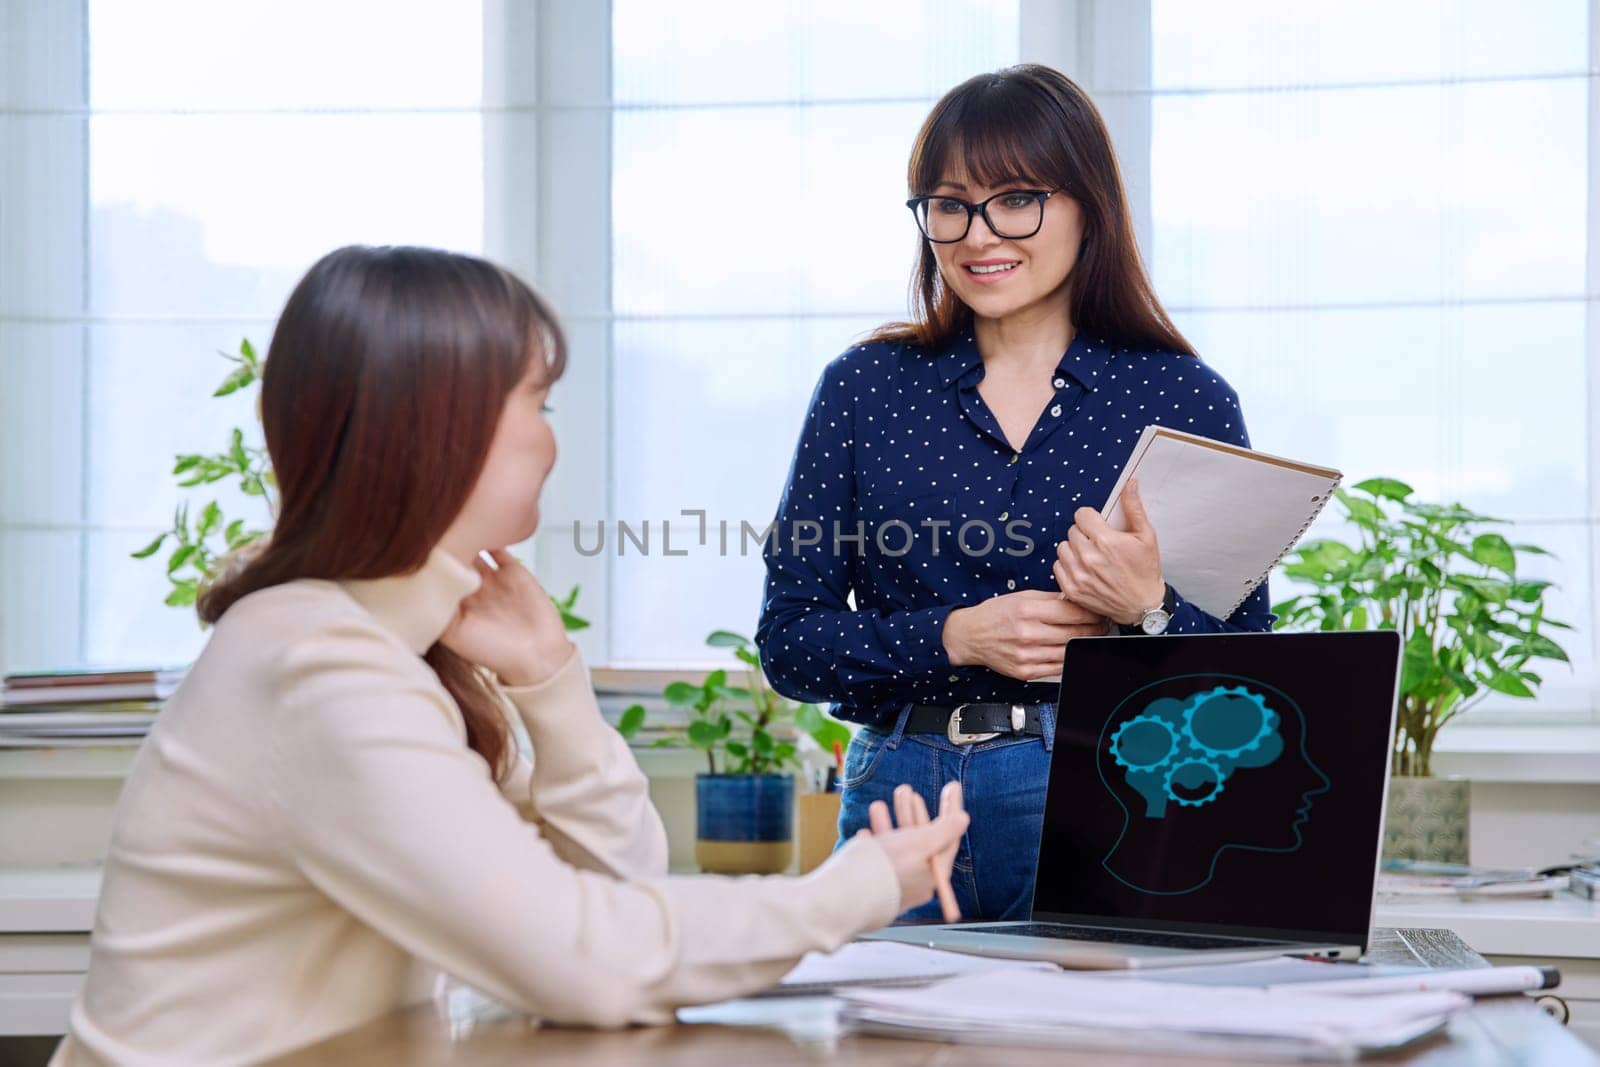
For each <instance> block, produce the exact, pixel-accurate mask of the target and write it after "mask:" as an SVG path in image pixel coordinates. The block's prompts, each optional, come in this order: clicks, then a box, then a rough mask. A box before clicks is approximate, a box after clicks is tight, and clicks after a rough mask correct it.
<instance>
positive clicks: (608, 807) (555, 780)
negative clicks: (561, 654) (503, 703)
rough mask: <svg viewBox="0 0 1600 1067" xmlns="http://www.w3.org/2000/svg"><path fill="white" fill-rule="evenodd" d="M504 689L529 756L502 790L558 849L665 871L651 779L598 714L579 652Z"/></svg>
mask: <svg viewBox="0 0 1600 1067" xmlns="http://www.w3.org/2000/svg"><path fill="white" fill-rule="evenodd" d="M503 692H504V693H505V695H506V697H507V698H508V699H509V700H510V702H511V705H512V707H513V708H515V709H516V712H517V715H518V717H519V718H521V720H522V723H523V725H524V726H526V727H527V730H528V738H529V740H530V741H531V742H532V744H533V761H532V763H531V764H530V763H529V762H528V761H527V760H523V759H519V760H518V761H517V764H516V765H515V766H514V767H513V768H512V770H511V773H510V774H508V775H507V776H506V777H505V779H504V780H503V781H502V782H501V786H500V789H501V792H502V793H504V794H505V795H506V797H507V799H509V800H510V801H511V802H512V803H513V804H515V805H516V806H517V808H518V810H519V811H521V812H522V813H523V817H524V818H526V819H527V820H528V821H530V822H532V823H533V824H534V825H536V826H538V827H539V829H540V830H541V831H542V832H543V833H544V836H545V837H546V839H548V840H549V842H550V847H551V848H552V849H554V850H555V852H556V855H558V856H560V857H561V859H562V860H563V861H565V862H567V863H570V864H573V865H574V866H577V867H583V868H585V869H587V870H591V871H600V872H602V873H605V874H610V875H612V876H614V877H618V878H627V877H645V876H650V875H663V874H666V873H667V834H666V830H665V829H664V828H663V827H662V825H661V816H660V814H659V813H658V812H657V811H656V809H655V807H654V806H653V805H652V804H651V803H650V783H649V781H648V780H647V779H646V778H645V776H644V773H643V772H642V771H640V770H639V764H638V762H637V761H636V760H635V759H634V758H633V753H632V752H631V751H630V750H629V748H628V745H627V742H626V741H624V740H623V739H622V735H621V734H619V733H617V731H616V730H614V729H613V728H612V727H611V726H610V724H608V723H607V722H606V721H605V719H604V718H603V717H602V716H601V714H600V706H599V704H598V703H597V702H596V700H595V696H594V689H593V688H591V687H590V685H589V672H588V670H587V669H586V668H585V667H584V663H583V657H582V656H581V655H579V654H578V653H577V651H576V650H574V651H573V653H572V655H571V657H570V658H568V660H567V662H566V663H565V664H564V665H563V666H562V667H561V669H560V670H559V671H557V672H556V674H555V675H554V676H552V677H551V678H549V679H547V680H546V681H544V682H542V683H540V684H539V685H536V686H528V687H512V686H507V687H505V688H504V689H503Z"/></svg>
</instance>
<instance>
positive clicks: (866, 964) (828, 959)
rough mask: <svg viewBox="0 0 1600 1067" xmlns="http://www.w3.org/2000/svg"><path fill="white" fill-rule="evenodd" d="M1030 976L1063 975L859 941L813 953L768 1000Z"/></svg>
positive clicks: (1028, 963) (1029, 965)
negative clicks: (1001, 974)
mask: <svg viewBox="0 0 1600 1067" xmlns="http://www.w3.org/2000/svg"><path fill="white" fill-rule="evenodd" d="M1017 969H1021V970H1025V971H1040V970H1043V971H1050V972H1059V971H1060V970H1061V968H1060V967H1057V966H1056V965H1055V964H1053V963H1047V962H1043V961H1040V960H1008V959H1000V958H996V957H993V956H972V955H968V954H966V953H962V952H944V951H941V950H939V949H936V948H924V947H922V946H921V945H903V944H899V943H897V942H894V941H853V942H851V943H849V944H847V945H844V946H842V947H841V948H839V949H838V950H837V951H835V952H807V953H806V954H805V956H804V957H803V958H802V959H801V960H800V962H799V963H797V964H796V965H795V967H794V969H793V970H791V971H790V972H789V973H788V974H786V975H784V976H783V979H782V981H780V982H779V983H778V984H777V985H776V986H774V987H773V988H772V989H769V990H767V991H766V992H765V993H763V994H762V996H795V995H806V994H814V993H828V992H832V991H833V990H835V989H843V988H847V987H850V986H921V985H927V984H929V983H930V982H937V981H939V980H940V979H942V978H951V977H954V976H955V975H958V974H979V973H982V972H985V971H998V970H1017Z"/></svg>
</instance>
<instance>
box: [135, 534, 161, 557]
mask: <svg viewBox="0 0 1600 1067" xmlns="http://www.w3.org/2000/svg"><path fill="white" fill-rule="evenodd" d="M166 539H167V535H166V534H162V535H161V536H160V537H158V538H156V539H155V540H154V541H151V542H150V543H149V544H148V545H145V546H144V547H143V548H141V549H140V550H139V551H137V552H130V553H128V554H129V555H130V556H132V557H133V558H134V559H149V558H150V557H151V556H153V555H155V554H156V552H157V550H159V549H160V548H161V544H162V542H163V541H165V540H166Z"/></svg>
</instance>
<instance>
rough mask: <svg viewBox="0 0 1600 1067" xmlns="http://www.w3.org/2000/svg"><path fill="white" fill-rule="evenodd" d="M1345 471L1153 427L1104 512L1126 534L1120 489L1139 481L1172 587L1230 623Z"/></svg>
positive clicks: (1146, 432) (1138, 446) (1135, 451)
mask: <svg viewBox="0 0 1600 1067" xmlns="http://www.w3.org/2000/svg"><path fill="white" fill-rule="evenodd" d="M1343 477H1344V476H1343V475H1342V474H1340V472H1338V471H1336V470H1332V469H1330V468H1327V467H1317V466H1313V465H1312V464H1309V463H1300V462H1297V461H1295V460H1291V459H1284V458H1283V457H1281V456H1272V455H1268V454H1267V453H1265V452H1253V451H1251V450H1250V449H1248V448H1241V447H1239V446H1238V445H1229V444H1224V443H1222V442H1221V441H1213V440H1211V439H1210V438H1209V437H1200V436H1197V435H1195V434H1192V433H1184V432H1183V431H1181V430H1174V429H1171V428H1170V427H1166V426H1156V425H1152V426H1147V427H1145V430H1144V433H1143V434H1141V435H1140V437H1139V441H1138V443H1137V444H1135V445H1134V446H1133V454H1132V455H1131V456H1129V457H1128V462H1127V463H1126V464H1125V465H1124V466H1123V469H1122V476H1121V477H1120V478H1118V479H1117V484H1116V485H1115V486H1113V487H1112V489H1111V495H1110V496H1109V497H1108V498H1107V500H1106V505H1105V507H1104V508H1102V509H1101V511H1100V514H1101V516H1102V517H1103V518H1104V519H1105V520H1106V522H1108V523H1109V524H1110V525H1111V526H1112V527H1113V528H1115V529H1118V530H1126V529H1127V528H1128V519H1127V516H1126V515H1125V514H1123V510H1122V490H1123V487H1124V486H1126V485H1127V484H1128V480H1129V479H1130V478H1138V479H1139V494H1140V496H1141V497H1142V498H1143V500H1144V506H1145V511H1146V512H1148V513H1149V516H1150V524H1151V525H1152V526H1154V527H1155V531H1156V538H1157V540H1158V541H1159V543H1160V546H1161V568H1162V571H1163V573H1164V574H1165V576H1166V580H1167V582H1168V584H1170V585H1171V586H1172V587H1173V588H1174V589H1176V590H1177V591H1178V593H1179V594H1180V595H1181V596H1183V598H1184V599H1185V600H1188V601H1189V602H1190V603H1192V604H1194V605H1195V606H1197V607H1199V608H1200V609H1201V610H1203V611H1205V612H1207V613H1209V614H1211V615H1215V616H1216V617H1217V618H1220V619H1226V618H1227V617H1228V616H1230V615H1232V614H1233V613H1234V611H1235V610H1237V609H1238V607H1239V605H1240V604H1241V603H1243V602H1244V598H1245V597H1247V596H1249V595H1250V594H1251V593H1252V592H1254V591H1255V589H1256V587H1257V586H1259V585H1260V584H1261V583H1262V582H1263V581H1265V580H1266V578H1267V575H1268V574H1269V573H1271V571H1272V569H1273V568H1274V567H1276V566H1277V565H1278V563H1279V561H1280V560H1282V559H1283V557H1284V556H1286V555H1288V553H1289V551H1290V550H1291V549H1293V548H1294V546H1295V544H1296V543H1298V542H1299V540H1300V538H1301V537H1302V536H1304V534H1305V532H1306V531H1307V530H1308V529H1310V528H1311V524H1312V523H1314V522H1315V521H1316V520H1317V516H1318V515H1320V514H1321V513H1322V509H1323V508H1324V507H1325V506H1326V505H1327V503H1328V500H1329V498H1331V497H1332V496H1333V491H1334V489H1336V488H1337V487H1338V485H1339V482H1340V480H1341V479H1342V478H1343Z"/></svg>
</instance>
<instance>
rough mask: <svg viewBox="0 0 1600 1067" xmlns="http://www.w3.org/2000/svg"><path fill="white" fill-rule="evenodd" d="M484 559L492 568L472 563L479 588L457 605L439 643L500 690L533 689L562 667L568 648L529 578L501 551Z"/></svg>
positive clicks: (555, 616)
mask: <svg viewBox="0 0 1600 1067" xmlns="http://www.w3.org/2000/svg"><path fill="white" fill-rule="evenodd" d="M489 555H490V556H491V557H493V559H494V566H490V565H489V564H488V563H485V562H484V560H483V557H482V556H479V557H477V558H476V559H474V560H473V561H472V562H473V566H475V567H476V568H477V569H478V576H479V577H480V578H481V579H482V580H483V584H482V585H480V586H479V587H478V591H477V592H475V593H473V594H472V595H471V596H469V597H467V598H466V599H465V600H463V601H462V602H461V606H460V608H458V609H457V610H456V617H455V619H454V621H452V622H451V623H450V627H449V629H447V630H445V632H444V636H442V637H440V638H439V640H440V641H442V642H443V643H444V646H445V647H446V648H448V649H449V650H450V651H452V652H454V653H455V654H456V655H458V656H460V657H462V658H463V659H465V660H468V661H469V662H472V663H476V664H478V665H479V666H481V667H487V668H489V669H490V670H491V671H494V673H495V674H496V675H498V676H499V678H500V681H501V682H502V683H504V684H505V685H510V686H527V685H538V684H539V683H540V682H542V681H544V680H546V679H547V678H549V677H551V676H552V675H554V674H555V673H556V671H558V670H560V669H561V667H562V665H563V664H565V663H566V662H567V659H568V658H569V657H570V656H571V655H572V651H573V648H572V642H571V641H569V640H567V631H566V628H565V627H564V626H562V624H561V613H560V612H559V611H557V610H556V606H555V605H554V604H552V603H551V602H550V598H549V596H547V595H546V594H545V591H544V587H543V586H541V585H540V584H539V580H538V579H537V578H535V577H534V576H533V572H532V571H530V570H528V568H526V567H524V566H523V565H522V563H521V562H520V561H518V560H517V558H516V557H515V556H513V555H512V554H511V553H510V552H507V551H506V550H505V549H503V548H497V549H494V550H493V551H491V552H490V553H489Z"/></svg>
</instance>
